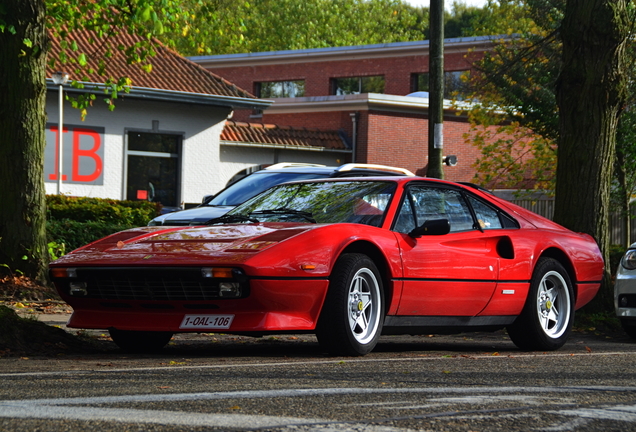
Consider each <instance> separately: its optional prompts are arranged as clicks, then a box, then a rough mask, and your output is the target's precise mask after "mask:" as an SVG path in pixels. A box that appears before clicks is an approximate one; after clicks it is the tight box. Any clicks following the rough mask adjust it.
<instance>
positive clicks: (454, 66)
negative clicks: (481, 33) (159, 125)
mask: <svg viewBox="0 0 636 432" xmlns="http://www.w3.org/2000/svg"><path fill="white" fill-rule="evenodd" d="M472 60H473V59H472V58H471V59H468V58H466V54H465V53H448V54H445V56H444V69H445V70H446V71H449V72H450V71H461V70H467V69H470V65H471V61H472ZM428 62H429V59H428V56H427V55H421V56H404V57H401V56H396V57H387V58H371V59H369V58H365V59H355V58H352V59H350V60H340V61H322V62H299V63H291V64H274V65H258V66H242V67H229V68H215V67H209V66H208V67H207V69H208V70H210V71H212V72H214V73H215V74H217V75H220V76H221V77H223V78H225V79H227V80H228V81H230V82H232V83H234V84H236V85H237V86H238V87H240V88H243V89H245V90H248V91H250V92H254V91H255V86H254V83H256V82H267V81H294V80H305V96H307V97H310V96H327V95H329V92H330V88H329V85H330V84H329V82H330V78H344V77H353V76H373V75H384V77H385V86H386V87H385V90H384V92H385V93H386V94H392V95H400V96H405V95H407V94H409V93H411V74H413V73H422V72H428Z"/></svg>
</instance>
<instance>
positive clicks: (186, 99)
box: [46, 78, 274, 109]
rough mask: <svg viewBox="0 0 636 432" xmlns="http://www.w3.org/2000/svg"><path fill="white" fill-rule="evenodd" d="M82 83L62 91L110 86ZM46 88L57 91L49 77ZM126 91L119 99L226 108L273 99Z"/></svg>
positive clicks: (257, 105) (95, 90) (90, 90)
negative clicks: (81, 86) (79, 86)
mask: <svg viewBox="0 0 636 432" xmlns="http://www.w3.org/2000/svg"><path fill="white" fill-rule="evenodd" d="M78 82H79V83H80V84H82V85H84V86H85V88H75V87H71V86H68V85H66V86H64V91H66V92H68V93H94V94H99V95H106V94H105V93H104V90H105V89H107V88H110V87H109V86H106V85H104V84H98V83H93V82H85V81H78ZM46 88H47V90H51V91H58V85H56V84H54V83H53V80H52V79H50V78H47V79H46ZM129 88H130V91H129V92H128V93H125V92H118V96H119V98H121V99H124V98H132V99H141V100H151V101H160V102H181V103H189V104H196V105H212V106H222V107H228V108H247V109H266V108H267V107H269V106H270V105H271V104H272V103H274V102H273V101H269V100H264V99H252V98H241V97H233V96H221V95H213V94H206V93H190V92H182V91H176V90H165V89H155V88H149V87H136V86H131V87H129Z"/></svg>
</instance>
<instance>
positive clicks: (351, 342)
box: [316, 254, 384, 356]
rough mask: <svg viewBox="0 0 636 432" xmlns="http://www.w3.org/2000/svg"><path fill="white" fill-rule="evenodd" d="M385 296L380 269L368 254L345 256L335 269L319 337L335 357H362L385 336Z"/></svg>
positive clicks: (319, 327) (320, 320)
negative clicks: (383, 327)
mask: <svg viewBox="0 0 636 432" xmlns="http://www.w3.org/2000/svg"><path fill="white" fill-rule="evenodd" d="M383 322H384V293H383V290H382V279H381V277H380V272H379V271H378V269H377V267H376V266H375V264H374V263H373V261H371V260H370V259H369V258H368V257H367V256H366V255H363V254H345V255H342V256H341V257H340V258H339V259H338V261H336V265H335V266H334V269H333V272H332V275H331V278H330V283H329V291H328V293H327V298H326V299H325V304H324V306H323V309H322V313H321V314H320V319H319V321H318V327H317V329H316V336H317V337H318V342H319V343H320V345H321V347H323V348H324V349H325V350H326V351H327V352H329V354H332V355H347V356H361V355H365V354H368V353H369V352H371V350H373V348H374V347H375V345H376V344H377V342H378V338H379V337H380V334H381V333H382V324H383Z"/></svg>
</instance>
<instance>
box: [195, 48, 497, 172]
mask: <svg viewBox="0 0 636 432" xmlns="http://www.w3.org/2000/svg"><path fill="white" fill-rule="evenodd" d="M494 43H495V42H494V38H492V37H474V38H458V39H447V40H446V41H445V44H444V64H445V97H446V98H448V99H451V98H453V96H456V97H459V98H461V96H462V94H463V93H464V92H465V91H466V89H465V87H464V86H465V84H463V83H464V81H463V80H462V79H461V75H462V74H465V73H469V71H470V69H471V66H472V63H473V62H474V60H475V59H478V58H480V57H481V56H482V55H483V52H484V51H487V50H490V49H492V46H493V44H494ZM428 53H429V42H428V41H416V42H401V43H391V44H380V45H365V46H354V47H336V48H321V49H308V50H294V51H278V52H265V53H247V54H230V55H218V56H202V57H191V58H190V60H192V61H193V62H195V63H197V64H199V65H201V66H203V67H204V68H206V69H207V70H209V71H211V72H213V73H214V74H216V75H219V76H221V77H223V78H225V79H227V80H228V81H231V82H233V83H235V84H236V85H237V86H239V87H241V88H244V89H248V90H249V91H251V92H252V93H253V94H255V95H256V96H257V97H260V98H262V99H266V100H272V101H273V102H274V103H273V104H272V105H271V106H269V107H268V108H267V109H265V110H245V109H236V110H235V111H234V114H233V118H232V119H233V120H236V121H239V122H245V123H246V124H249V123H260V124H264V125H278V126H288V127H292V128H318V129H321V130H324V131H329V132H330V133H333V132H334V131H337V132H339V133H340V134H341V135H342V136H345V137H346V142H347V145H348V146H349V147H350V148H351V150H352V155H351V159H352V160H354V161H355V162H365V163H380V164H386V165H395V166H401V167H404V168H407V169H409V170H411V171H413V172H416V173H417V174H420V175H425V174H426V166H427V146H428V144H427V143H428V97H427V95H428V93H427V90H428V66H429V56H428ZM467 132H469V124H468V122H467V118H466V115H465V114H464V113H461V112H458V111H457V110H456V109H453V108H451V103H450V100H449V101H448V103H447V104H445V115H444V154H445V155H456V156H457V158H458V164H457V165H456V166H452V167H450V166H449V167H446V168H445V175H446V178H447V179H450V180H455V181H470V180H471V179H472V178H473V175H474V169H473V167H472V165H473V163H474V162H475V160H476V159H477V157H478V156H479V153H478V151H477V149H476V148H474V147H473V146H472V145H470V144H467V143H465V139H464V134H465V133H467ZM347 161H349V160H347Z"/></svg>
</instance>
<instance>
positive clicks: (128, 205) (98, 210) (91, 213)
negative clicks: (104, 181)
mask: <svg viewBox="0 0 636 432" xmlns="http://www.w3.org/2000/svg"><path fill="white" fill-rule="evenodd" d="M46 201H47V219H48V220H62V219H70V220H74V221H78V222H89V221H101V222H108V223H111V224H118V225H130V226H142V225H146V224H147V223H148V221H149V220H150V219H152V218H154V217H155V216H157V215H158V214H159V210H160V209H161V204H159V203H153V202H149V201H118V200H113V199H102V198H85V197H69V196H66V195H47V197H46Z"/></svg>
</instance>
